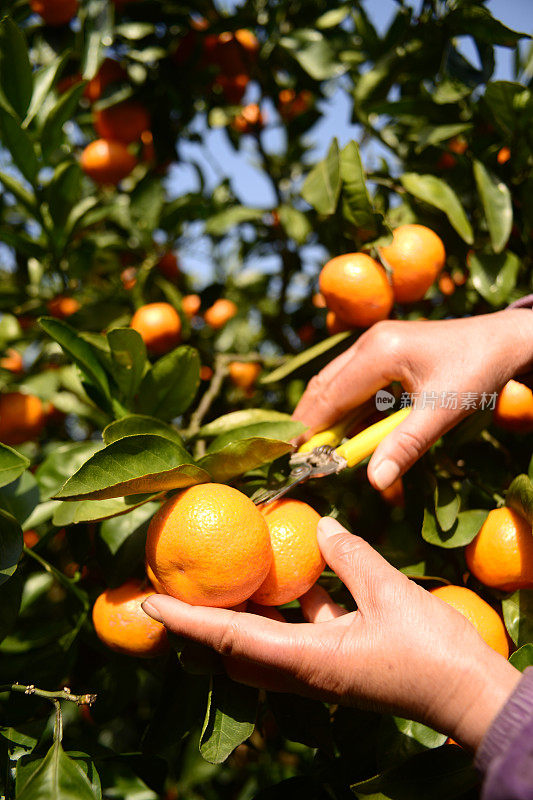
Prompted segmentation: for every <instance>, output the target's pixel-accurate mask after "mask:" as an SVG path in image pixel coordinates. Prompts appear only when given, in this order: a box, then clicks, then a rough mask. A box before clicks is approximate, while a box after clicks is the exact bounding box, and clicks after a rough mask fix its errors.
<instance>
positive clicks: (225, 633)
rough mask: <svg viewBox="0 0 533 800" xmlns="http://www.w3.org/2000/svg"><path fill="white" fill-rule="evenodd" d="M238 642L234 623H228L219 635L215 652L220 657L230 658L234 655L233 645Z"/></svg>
mask: <svg viewBox="0 0 533 800" xmlns="http://www.w3.org/2000/svg"><path fill="white" fill-rule="evenodd" d="M238 640H239V629H238V626H237V624H236V623H235V622H229V623H228V624H227V625H225V626H224V628H223V630H222V631H221V633H220V636H219V639H218V642H217V645H216V650H217V652H219V653H220V655H222V656H225V657H231V656H232V655H234V653H235V645H236V643H237V642H238Z"/></svg>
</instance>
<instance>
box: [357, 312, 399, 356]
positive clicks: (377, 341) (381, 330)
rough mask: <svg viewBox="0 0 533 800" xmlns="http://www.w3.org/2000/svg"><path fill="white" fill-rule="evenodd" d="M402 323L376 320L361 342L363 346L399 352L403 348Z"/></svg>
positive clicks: (378, 350)
mask: <svg viewBox="0 0 533 800" xmlns="http://www.w3.org/2000/svg"><path fill="white" fill-rule="evenodd" d="M401 328H402V324H401V323H398V322H394V321H393V320H382V321H381V322H376V324H375V325H372V327H371V328H369V329H368V331H366V332H365V333H364V334H363V335H362V336H361V338H360V339H359V342H360V344H361V346H362V347H369V348H372V350H374V351H377V352H381V353H389V354H390V353H391V351H392V352H394V353H399V352H400V351H401V349H402V344H403V337H402V335H401Z"/></svg>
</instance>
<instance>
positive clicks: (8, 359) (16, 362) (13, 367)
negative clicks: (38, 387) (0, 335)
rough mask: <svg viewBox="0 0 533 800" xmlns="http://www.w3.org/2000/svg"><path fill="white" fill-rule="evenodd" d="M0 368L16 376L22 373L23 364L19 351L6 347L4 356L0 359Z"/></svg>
mask: <svg viewBox="0 0 533 800" xmlns="http://www.w3.org/2000/svg"><path fill="white" fill-rule="evenodd" d="M0 367H2V369H7V370H9V372H14V373H15V374H16V375H18V374H20V373H21V372H23V370H24V362H23V361H22V356H21V355H20V353H19V351H18V350H15V349H14V348H13V347H8V349H7V350H6V354H5V356H4V357H3V358H0Z"/></svg>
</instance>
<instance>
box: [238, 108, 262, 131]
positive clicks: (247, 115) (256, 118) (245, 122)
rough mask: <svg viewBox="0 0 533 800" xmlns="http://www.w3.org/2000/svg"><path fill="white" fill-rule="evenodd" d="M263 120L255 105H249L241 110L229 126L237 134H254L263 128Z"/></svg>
mask: <svg viewBox="0 0 533 800" xmlns="http://www.w3.org/2000/svg"><path fill="white" fill-rule="evenodd" d="M263 124H264V118H263V115H262V113H261V109H260V108H259V106H258V105H257V103H249V104H248V105H247V106H244V108H242V109H241V111H240V113H239V114H237V116H236V117H235V119H234V120H233V121H232V123H231V126H232V128H234V129H235V130H236V131H237V133H254V131H258V130H260V128H262V127H263Z"/></svg>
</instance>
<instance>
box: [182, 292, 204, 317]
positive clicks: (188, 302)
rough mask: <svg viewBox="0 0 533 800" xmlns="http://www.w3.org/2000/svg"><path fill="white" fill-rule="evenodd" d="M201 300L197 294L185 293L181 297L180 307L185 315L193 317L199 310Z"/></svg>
mask: <svg viewBox="0 0 533 800" xmlns="http://www.w3.org/2000/svg"><path fill="white" fill-rule="evenodd" d="M201 305H202V301H201V300H200V295H198V294H186V295H185V296H184V297H182V298H181V309H182V311H183V313H184V314H185V315H186V316H187V317H189V318H190V317H194V316H196V314H198V312H199V311H200V306H201Z"/></svg>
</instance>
